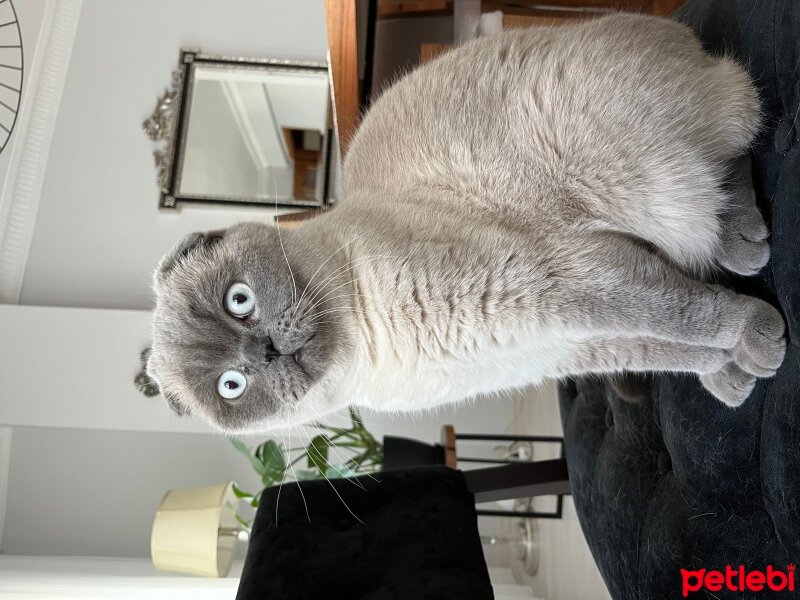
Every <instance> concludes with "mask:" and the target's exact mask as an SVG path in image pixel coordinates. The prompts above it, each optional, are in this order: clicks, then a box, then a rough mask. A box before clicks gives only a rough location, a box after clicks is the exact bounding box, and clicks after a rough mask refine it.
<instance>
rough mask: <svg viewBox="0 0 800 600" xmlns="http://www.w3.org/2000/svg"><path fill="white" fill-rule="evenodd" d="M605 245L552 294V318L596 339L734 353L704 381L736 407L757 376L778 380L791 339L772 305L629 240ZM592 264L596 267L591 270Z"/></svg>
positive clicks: (590, 248) (589, 252)
mask: <svg viewBox="0 0 800 600" xmlns="http://www.w3.org/2000/svg"><path fill="white" fill-rule="evenodd" d="M604 239H605V243H604V244H603V245H602V246H601V245H596V246H595V245H594V244H591V245H589V244H587V245H586V246H584V248H583V252H584V253H585V254H584V257H583V258H585V260H587V263H582V262H579V263H576V264H577V266H575V267H573V268H574V269H575V270H574V271H573V272H572V273H571V276H570V277H569V278H564V279H562V280H561V281H559V282H557V283H558V285H554V286H552V287H551V288H550V289H551V291H553V292H556V291H557V292H558V294H559V295H558V296H556V295H553V298H554V302H555V299H557V301H558V307H556V305H555V303H554V305H553V311H552V314H555V315H558V316H557V317H556V318H557V319H559V320H560V321H561V324H562V325H563V326H564V327H569V328H573V329H574V328H578V329H582V330H583V331H585V332H586V333H587V334H588V336H587V337H589V338H594V337H603V338H617V337H623V338H634V339H637V338H653V339H658V340H663V341H665V342H677V343H679V344H686V345H689V346H697V347H701V348H716V349H721V350H725V351H728V353H729V359H728V361H726V363H725V364H724V365H722V366H721V367H720V368H719V369H718V370H717V371H715V372H706V373H704V374H703V376H702V377H701V381H702V382H703V384H704V386H705V387H706V389H708V390H709V391H710V392H711V393H712V394H714V395H715V396H716V397H717V398H719V399H720V400H721V401H722V402H724V403H725V404H728V405H730V406H736V405H738V404H741V403H742V402H743V401H744V400H745V398H746V397H747V396H748V395H749V393H750V391H751V390H752V387H753V385H754V383H755V378H756V377H770V376H772V375H774V374H775V371H776V369H777V368H778V367H779V366H780V365H781V363H782V362H783V357H784V354H785V352H786V341H785V339H784V332H785V323H784V320H783V317H782V316H781V314H780V313H779V312H778V311H777V310H776V309H775V308H774V307H773V306H771V305H769V304H767V303H766V302H764V301H763V300H759V299H757V298H752V297H749V296H744V295H740V294H736V293H734V292H733V291H731V290H728V289H725V288H722V287H719V286H714V285H709V284H705V283H702V282H700V281H696V280H694V279H691V278H690V277H688V276H687V275H686V274H685V273H683V272H682V271H680V270H678V269H677V268H676V267H674V266H673V265H672V264H671V263H669V262H667V260H666V259H664V258H662V257H661V256H660V255H658V254H656V253H654V252H651V251H648V250H647V249H645V248H643V247H642V246H641V245H639V244H637V243H634V242H631V241H630V240H625V239H620V238H616V237H614V236H605V238H604ZM579 258H582V257H579ZM589 260H591V261H594V264H591V265H589V266H588V267H587V266H584V264H588V261H589ZM562 272H563V269H562ZM715 356H716V355H715ZM645 370H646V369H645ZM651 370H658V367H655V366H654V367H653V368H652V369H651ZM678 370H680V369H678ZM687 370H691V371H695V372H701V371H698V370H697V369H694V368H690V369H687Z"/></svg>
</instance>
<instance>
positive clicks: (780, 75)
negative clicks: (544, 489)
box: [560, 0, 800, 600]
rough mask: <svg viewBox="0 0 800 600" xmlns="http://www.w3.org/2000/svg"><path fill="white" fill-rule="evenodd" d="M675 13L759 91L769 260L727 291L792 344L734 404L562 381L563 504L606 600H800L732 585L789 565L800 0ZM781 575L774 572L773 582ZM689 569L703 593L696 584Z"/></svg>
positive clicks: (796, 524) (795, 458)
mask: <svg viewBox="0 0 800 600" xmlns="http://www.w3.org/2000/svg"><path fill="white" fill-rule="evenodd" d="M674 18H676V19H677V20H679V21H682V22H684V23H686V24H688V25H689V26H691V27H692V28H694V30H695V31H696V32H697V34H698V35H699V36H700V38H701V39H702V41H703V44H704V45H705V47H706V49H707V50H708V51H709V52H711V53H714V54H721V53H724V52H727V53H730V54H732V55H733V56H735V57H736V58H737V59H738V60H739V61H740V62H741V63H742V64H744V65H746V66H747V68H748V70H749V71H750V73H751V74H752V75H753V77H754V79H755V81H756V82H757V84H758V86H759V88H760V92H761V99H762V103H763V109H764V113H765V116H766V119H765V122H766V126H765V129H764V130H763V131H762V133H761V135H760V136H759V138H758V141H757V143H756V146H755V147H754V148H753V152H752V158H753V170H754V173H753V177H754V185H755V187H756V194H757V196H758V199H759V204H760V207H761V210H762V212H763V214H764V216H765V218H766V219H767V222H768V223H769V224H770V227H771V229H772V239H771V242H772V259H771V260H770V263H769V264H768V265H767V266H766V267H765V268H764V269H763V270H762V272H761V273H760V274H759V275H758V276H757V277H753V278H750V279H747V280H745V279H735V280H732V281H731V282H730V285H731V286H733V287H735V288H736V289H738V290H740V291H741V292H744V293H747V294H751V295H755V296H759V297H761V298H764V299H766V300H769V301H771V302H772V303H773V304H775V305H777V306H780V308H781V310H782V311H783V313H784V315H785V316H786V319H787V323H788V337H789V340H790V345H789V348H788V351H787V354H786V360H785V362H784V364H783V366H782V367H781V368H780V370H779V371H778V374H777V376H776V377H774V378H773V379H770V380H761V381H759V382H758V383H757V385H756V388H755V391H754V392H753V394H752V396H751V397H750V398H749V399H748V400H747V402H746V403H745V404H744V405H743V406H741V407H740V408H737V409H735V410H731V409H729V408H726V407H725V406H723V405H722V404H721V403H719V402H717V401H716V400H715V399H714V398H712V397H711V396H710V395H709V394H708V393H707V392H705V390H704V389H703V388H702V387H701V386H700V384H699V382H698V380H697V378H696V377H695V376H692V375H685V376H681V375H658V376H653V378H652V388H651V390H650V393H649V396H650V397H649V398H647V399H645V400H644V401H642V402H639V403H630V402H625V401H623V400H621V399H620V398H619V397H618V396H617V395H616V394H615V393H614V392H613V391H612V389H611V388H610V386H608V385H607V383H606V381H605V380H603V379H600V378H595V379H581V380H577V381H567V382H566V383H564V384H563V385H562V386H561V388H560V404H561V417H562V422H563V426H564V437H565V444H566V456H567V461H568V464H569V472H570V480H571V482H572V489H573V496H574V500H575V506H576V509H577V512H578V517H579V519H580V522H581V526H582V528H583V531H584V534H585V535H586V539H587V540H588V543H589V547H590V548H591V550H592V553H593V555H594V558H595V560H596V561H597V564H598V566H599V568H600V572H601V573H602V575H603V578H604V579H605V582H606V585H607V586H608V589H609V590H610V592H611V595H612V596H613V597H614V598H615V599H634V598H636V599H638V598H641V599H643V600H644V599H647V600H650V599H655V598H681V597H683V593H684V592H687V593H688V596H689V597H699V598H770V597H775V598H792V597H800V591H795V592H792V591H788V590H784V591H771V590H770V587H769V585H764V586H763V587H764V591H762V592H756V591H755V590H757V589H758V586H759V583H758V582H759V581H761V578H760V576H759V575H753V576H752V578H751V580H750V583H749V584H748V582H747V581H746V575H745V577H744V579H745V581H743V582H742V583H741V584H740V582H739V579H740V578H741V573H740V567H741V566H743V567H744V571H745V573H747V572H752V571H762V572H764V574H765V575H768V568H769V567H771V568H772V569H774V570H777V571H781V572H783V573H784V574H785V575H788V576H790V578H791V575H792V571H790V570H787V567H788V565H790V564H794V563H797V562H800V347H798V340H800V337H798V336H800V147H799V146H798V143H797V142H798V137H799V135H798V131H799V130H800V1H797V0H690V1H689V2H688V3H687V4H686V5H685V6H684V7H682V8H681V9H680V10H679V11H678V12H677V13H676V14H675V15H674ZM728 566H730V570H729V572H728V573H726V567H728ZM681 569H685V570H687V571H689V572H690V573H686V572H685V573H682V572H681ZM701 569H705V572H700V570H701ZM709 571H720V573H721V575H720V576H721V577H723V578H726V577H727V578H728V579H729V580H730V585H729V581H728V580H726V581H724V582H723V583H721V584H719V583H718V582H719V577H718V576H717V575H716V574H709ZM782 577H783V576H781V575H774V574H773V576H772V584H773V585H772V587H773V588H780V587H781V582H782V581H784V579H782ZM795 577H796V583H795V587H796V589H797V590H800V576H795ZM701 579H703V583H704V584H705V583H709V582H710V585H709V586H706V587H704V590H706V591H696V592H694V591H692V590H696V589H697V588H698V587H701V586H700V584H699V583H698V582H700V581H701ZM684 580H685V581H684ZM684 583H686V587H685V589H684ZM750 584H752V585H750ZM786 586H787V587H788V580H787V581H786ZM730 587H734V589H735V590H736V591H731V590H730V589H729V588H730ZM748 587H749V588H750V590H748Z"/></svg>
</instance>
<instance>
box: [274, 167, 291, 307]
mask: <svg viewBox="0 0 800 600" xmlns="http://www.w3.org/2000/svg"><path fill="white" fill-rule="evenodd" d="M272 183H273V184H274V185H275V229H277V230H278V241H279V242H280V244H281V252H283V259H284V260H285V261H286V266H287V267H289V280H290V281H291V282H292V304H294V302H295V300H296V299H297V284H296V283H295V280H294V272H293V271H292V265H290V264H289V258H288V257H287V256H286V249H285V248H284V247H283V236H282V235H281V226H280V224H279V223H278V180H277V179H275V178H274V177H273V178H272Z"/></svg>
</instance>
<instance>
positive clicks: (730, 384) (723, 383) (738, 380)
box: [700, 362, 756, 407]
mask: <svg viewBox="0 0 800 600" xmlns="http://www.w3.org/2000/svg"><path fill="white" fill-rule="evenodd" d="M700 383H702V384H703V387H704V388H706V389H707V390H708V391H709V392H711V394H712V395H713V396H714V397H715V398H716V399H717V400H719V401H720V402H722V403H723V404H727V405H728V406H730V407H736V406H740V405H741V404H742V403H744V401H745V400H747V397H748V396H749V395H750V392H752V391H753V387H754V386H755V385H756V378H755V376H754V375H751V374H750V373H746V372H744V371H743V370H742V369H740V368H739V367H738V366H736V364H735V363H732V362H730V363H728V364H726V365H725V366H724V367H722V368H721V369H720V370H719V371H717V372H716V373H706V374H704V375H700Z"/></svg>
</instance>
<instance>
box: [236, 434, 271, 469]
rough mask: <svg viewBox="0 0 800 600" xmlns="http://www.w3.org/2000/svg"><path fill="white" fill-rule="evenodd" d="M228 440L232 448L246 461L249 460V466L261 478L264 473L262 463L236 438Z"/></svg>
mask: <svg viewBox="0 0 800 600" xmlns="http://www.w3.org/2000/svg"><path fill="white" fill-rule="evenodd" d="M230 440H231V444H233V447H234V448H236V449H237V450H238V451H239V452H241V453H242V454H244V455H245V456H246V457H247V460H249V461H250V464H251V465H253V468H254V469H255V470H256V473H258V474H259V475H261V476H262V477H263V476H264V473H266V469H265V467H264V463H263V462H261V461H260V460H259V459H258V458H256V457H255V455H254V454H253V451H252V450H250V447H249V446H248V445H247V444H245V443H244V442H243V441H242V440H240V439H238V438H230Z"/></svg>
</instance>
